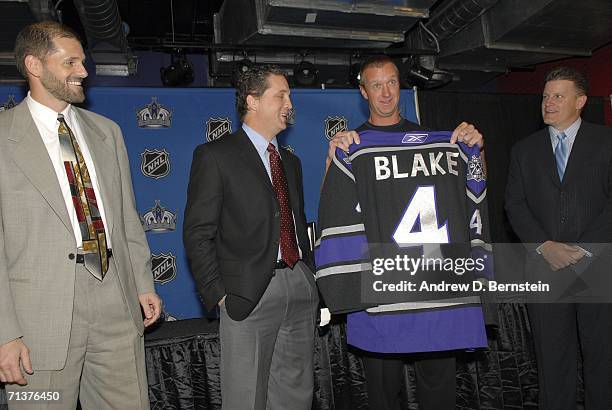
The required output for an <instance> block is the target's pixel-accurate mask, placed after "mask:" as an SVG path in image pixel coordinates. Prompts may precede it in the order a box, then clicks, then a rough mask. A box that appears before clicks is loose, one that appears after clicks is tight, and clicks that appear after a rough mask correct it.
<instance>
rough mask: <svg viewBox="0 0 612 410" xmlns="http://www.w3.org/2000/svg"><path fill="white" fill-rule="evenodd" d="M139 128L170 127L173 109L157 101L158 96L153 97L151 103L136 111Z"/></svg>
mask: <svg viewBox="0 0 612 410" xmlns="http://www.w3.org/2000/svg"><path fill="white" fill-rule="evenodd" d="M136 120H137V122H138V128H162V127H163V128H170V126H171V125H172V111H169V110H168V109H167V108H165V107H164V106H163V105H161V104H160V103H158V102H157V97H151V103H150V104H147V105H145V106H144V107H142V108H141V109H140V110H138V111H137V112H136Z"/></svg>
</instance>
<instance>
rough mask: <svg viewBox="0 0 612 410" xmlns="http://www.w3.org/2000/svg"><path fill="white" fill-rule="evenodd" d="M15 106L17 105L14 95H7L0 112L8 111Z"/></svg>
mask: <svg viewBox="0 0 612 410" xmlns="http://www.w3.org/2000/svg"><path fill="white" fill-rule="evenodd" d="M16 105H17V103H16V102H15V96H14V95H9V96H8V99H7V100H6V102H5V103H4V104H2V105H1V106H0V112H2V111H6V110H10V109H11V108H13V107H15V106H16Z"/></svg>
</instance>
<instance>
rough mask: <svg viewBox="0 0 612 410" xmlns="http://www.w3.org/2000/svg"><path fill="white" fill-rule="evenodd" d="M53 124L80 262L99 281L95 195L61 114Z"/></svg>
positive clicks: (102, 250) (102, 241) (104, 265)
mask: <svg viewBox="0 0 612 410" xmlns="http://www.w3.org/2000/svg"><path fill="white" fill-rule="evenodd" d="M57 121H59V128H58V130H57V134H58V136H59V140H60V146H61V150H62V162H63V163H64V169H65V170H66V176H67V177H68V183H69V184H70V192H71V194H72V203H73V204H74V208H75V210H76V215H77V221H78V222H79V227H80V230H81V236H82V239H83V262H84V264H85V268H87V270H88V271H89V272H90V273H91V274H92V275H93V276H95V277H96V279H98V280H102V279H104V275H105V274H106V271H107V270H108V254H107V248H106V233H105V230H104V221H102V217H101V215H100V210H99V209H98V202H97V201H96V194H95V192H94V189H93V184H92V183H91V177H90V176H89V171H88V170H87V165H86V164H85V159H84V158H83V153H82V152H81V148H79V143H78V142H77V140H76V138H75V137H74V134H73V133H72V131H71V130H70V128H69V127H68V124H66V120H65V119H64V116H63V115H62V114H58V116H57Z"/></svg>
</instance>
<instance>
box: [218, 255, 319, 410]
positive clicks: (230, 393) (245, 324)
mask: <svg viewBox="0 0 612 410" xmlns="http://www.w3.org/2000/svg"><path fill="white" fill-rule="evenodd" d="M254 274H255V273H254ZM318 305H319V295H318V292H317V289H316V286H315V280H314V275H313V274H312V272H311V271H310V269H308V267H307V266H306V265H305V264H304V263H303V262H301V261H300V262H298V263H297V264H296V265H295V267H294V268H293V269H289V268H285V269H277V270H276V271H275V275H274V276H273V277H272V280H271V281H270V284H269V285H268V288H267V289H266V291H265V293H264V294H263V296H262V297H261V299H260V301H259V303H258V304H257V305H256V306H255V308H254V309H253V311H252V312H251V314H250V315H249V316H248V317H247V318H246V319H244V320H241V321H235V320H233V319H232V318H230V317H229V315H228V314H227V310H226V309H225V306H222V307H221V308H220V313H221V318H220V325H219V332H220V338H221V396H222V408H223V410H243V409H244V410H246V409H251V410H263V409H270V410H287V409H291V410H310V409H311V407H312V395H313V385H314V371H313V361H314V358H313V357H314V335H315V321H316V313H317V309H318Z"/></svg>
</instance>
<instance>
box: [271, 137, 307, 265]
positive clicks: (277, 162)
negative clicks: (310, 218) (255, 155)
mask: <svg viewBox="0 0 612 410" xmlns="http://www.w3.org/2000/svg"><path fill="white" fill-rule="evenodd" d="M268 152H269V153H270V170H271V171H272V186H273V187H274V192H275V193H276V199H278V204H279V206H280V251H281V258H282V260H283V261H284V262H285V263H286V264H287V265H289V267H290V268H293V267H294V266H295V264H296V263H297V261H298V259H300V254H299V252H298V247H297V242H296V240H295V226H294V225H293V213H292V212H291V205H290V203H289V189H288V187H287V178H286V177H285V171H284V170H283V165H282V163H281V159H280V155H279V154H278V151H277V150H276V147H275V146H274V144H269V145H268Z"/></svg>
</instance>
